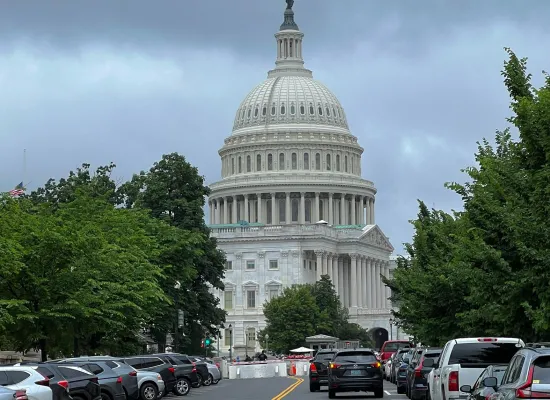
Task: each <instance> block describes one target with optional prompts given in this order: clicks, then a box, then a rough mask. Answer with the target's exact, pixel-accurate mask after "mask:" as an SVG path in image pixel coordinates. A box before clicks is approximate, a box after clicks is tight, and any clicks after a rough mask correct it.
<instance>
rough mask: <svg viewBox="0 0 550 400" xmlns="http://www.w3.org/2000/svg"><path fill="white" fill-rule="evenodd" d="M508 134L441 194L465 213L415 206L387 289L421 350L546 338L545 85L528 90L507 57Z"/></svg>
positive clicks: (549, 120)
mask: <svg viewBox="0 0 550 400" xmlns="http://www.w3.org/2000/svg"><path fill="white" fill-rule="evenodd" d="M506 51H507V53H508V56H509V58H508V60H507V61H506V62H505V63H504V68H503V71H502V76H503V78H504V83H505V85H506V88H507V89H508V93H509V95H510V98H511V106H510V108H511V110H512V112H513V115H512V117H510V118H509V119H508V121H509V122H510V123H511V124H512V126H513V128H515V129H517V132H518V133H519V135H518V137H517V138H514V136H513V135H512V130H510V129H507V130H504V131H502V132H497V134H496V136H495V143H494V144H491V143H490V142H489V141H488V140H485V139H484V140H482V141H481V142H480V143H478V150H477V153H476V155H475V159H476V162H477V166H476V167H469V168H466V169H464V170H463V172H465V173H466V174H467V176H468V178H469V179H468V181H467V182H466V183H463V184H459V183H456V182H453V183H448V184H446V186H447V187H448V188H449V189H451V190H453V191H455V192H456V193H457V194H458V195H459V196H460V197H461V199H462V201H463V204H464V210H463V211H461V212H455V213H453V214H447V213H444V212H443V211H439V210H428V208H427V207H426V206H425V205H424V203H422V202H420V211H419V214H418V218H417V219H416V220H415V221H413V222H412V223H413V225H414V227H415V233H414V237H413V240H412V242H411V243H410V244H408V245H407V246H406V249H407V253H408V254H407V257H405V258H403V259H401V260H400V262H399V266H398V268H397V269H396V270H395V272H394V278H393V280H391V281H390V282H388V283H389V284H390V286H391V287H392V289H393V291H392V292H393V300H394V302H396V303H397V304H398V305H399V307H400V308H399V311H398V312H397V313H396V317H397V318H398V319H399V321H400V323H401V325H402V326H403V328H404V329H405V330H406V331H408V332H409V333H411V334H413V335H414V336H415V337H416V338H418V339H419V340H421V341H423V342H425V343H427V344H441V343H442V342H444V341H446V340H448V339H450V338H453V337H458V336H471V335H476V336H477V335H503V336H513V337H520V338H522V339H524V340H526V341H534V340H541V339H548V337H549V336H550V293H549V292H548V290H547V289H548V287H549V284H550V277H549V275H548V271H549V270H550V250H549V246H548V243H549V236H550V230H548V215H550V214H549V209H550V202H549V201H548V199H549V198H550V197H549V193H550V165H549V164H548V159H549V158H550V113H549V112H548V110H550V77H549V76H548V75H547V74H544V77H545V83H544V85H543V86H542V87H540V88H538V89H535V88H533V86H532V84H531V75H530V74H528V73H527V60H526V59H520V58H518V57H517V56H516V55H515V54H514V53H513V52H512V51H511V50H510V49H506Z"/></svg>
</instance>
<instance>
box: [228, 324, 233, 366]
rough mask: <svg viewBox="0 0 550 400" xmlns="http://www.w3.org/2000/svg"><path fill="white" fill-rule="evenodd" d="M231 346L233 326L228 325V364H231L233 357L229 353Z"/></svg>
mask: <svg viewBox="0 0 550 400" xmlns="http://www.w3.org/2000/svg"><path fill="white" fill-rule="evenodd" d="M232 345H233V326H232V325H231V324H229V363H232V362H233V355H232V352H231V347H232Z"/></svg>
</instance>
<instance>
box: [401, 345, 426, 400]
mask: <svg viewBox="0 0 550 400" xmlns="http://www.w3.org/2000/svg"><path fill="white" fill-rule="evenodd" d="M423 352H424V347H416V348H414V350H413V353H412V356H411V359H410V361H409V365H408V366H407V383H406V385H405V394H406V395H407V397H408V398H411V393H410V388H411V381H412V380H413V379H414V375H415V369H416V366H417V365H418V363H419V361H420V357H421V356H422V353H423Z"/></svg>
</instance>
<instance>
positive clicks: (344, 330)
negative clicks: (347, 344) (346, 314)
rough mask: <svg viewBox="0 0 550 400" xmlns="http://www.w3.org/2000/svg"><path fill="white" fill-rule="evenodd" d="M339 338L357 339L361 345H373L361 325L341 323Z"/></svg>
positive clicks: (372, 341) (369, 336)
mask: <svg viewBox="0 0 550 400" xmlns="http://www.w3.org/2000/svg"><path fill="white" fill-rule="evenodd" d="M338 337H339V338H340V340H359V343H360V344H361V346H362V347H371V348H372V347H374V344H375V343H374V340H373V338H372V336H371V335H370V334H369V332H368V331H367V330H366V329H363V328H362V327H361V325H359V324H356V323H353V322H347V321H346V323H345V324H344V325H342V327H341V328H340V330H339V332H338Z"/></svg>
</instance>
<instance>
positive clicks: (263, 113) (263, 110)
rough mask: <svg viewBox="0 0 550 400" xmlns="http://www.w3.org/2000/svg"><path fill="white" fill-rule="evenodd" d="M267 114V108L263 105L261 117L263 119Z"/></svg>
mask: <svg viewBox="0 0 550 400" xmlns="http://www.w3.org/2000/svg"><path fill="white" fill-rule="evenodd" d="M266 114H267V107H266V106H265V105H264V108H262V115H263V116H264V117H265V115H266Z"/></svg>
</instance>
